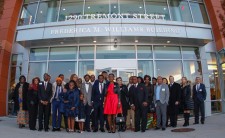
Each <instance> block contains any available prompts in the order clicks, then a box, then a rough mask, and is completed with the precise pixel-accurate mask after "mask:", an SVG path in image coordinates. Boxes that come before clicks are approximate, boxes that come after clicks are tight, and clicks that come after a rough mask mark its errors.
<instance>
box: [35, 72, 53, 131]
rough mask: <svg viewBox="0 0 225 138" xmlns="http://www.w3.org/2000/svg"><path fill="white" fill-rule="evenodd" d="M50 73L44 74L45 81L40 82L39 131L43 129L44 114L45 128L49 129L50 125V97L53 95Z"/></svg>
mask: <svg viewBox="0 0 225 138" xmlns="http://www.w3.org/2000/svg"><path fill="white" fill-rule="evenodd" d="M48 79H49V75H48V74H47V73H45V74H44V81H43V82H41V83H39V87H38V98H39V115H38V117H39V118H38V120H39V131H42V129H43V116H44V129H45V131H46V132H47V131H48V125H49V112H50V111H49V110H50V99H51V97H52V84H51V83H49V82H48Z"/></svg>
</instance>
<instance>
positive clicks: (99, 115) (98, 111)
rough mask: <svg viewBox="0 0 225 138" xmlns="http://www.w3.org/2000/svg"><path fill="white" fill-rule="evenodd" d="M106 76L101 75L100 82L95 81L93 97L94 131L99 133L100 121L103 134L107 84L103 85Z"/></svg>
mask: <svg viewBox="0 0 225 138" xmlns="http://www.w3.org/2000/svg"><path fill="white" fill-rule="evenodd" d="M103 81H104V76H103V75H99V76H98V80H97V81H95V83H94V85H93V87H92V97H91V101H92V103H93V107H94V120H95V121H94V122H95V124H94V131H93V132H97V131H98V121H99V122H100V130H101V132H105V130H104V112H103V102H104V96H105V84H104V83H103Z"/></svg>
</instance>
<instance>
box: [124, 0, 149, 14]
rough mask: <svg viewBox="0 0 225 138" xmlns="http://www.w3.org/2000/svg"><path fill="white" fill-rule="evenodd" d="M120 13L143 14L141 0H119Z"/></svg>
mask: <svg viewBox="0 0 225 138" xmlns="http://www.w3.org/2000/svg"><path fill="white" fill-rule="evenodd" d="M120 13H121V14H134V13H137V14H144V13H145V11H144V3H143V0H120Z"/></svg>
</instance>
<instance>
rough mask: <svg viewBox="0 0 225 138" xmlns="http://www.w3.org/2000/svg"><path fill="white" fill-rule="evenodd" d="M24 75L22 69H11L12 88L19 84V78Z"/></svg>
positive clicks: (19, 67)
mask: <svg viewBox="0 0 225 138" xmlns="http://www.w3.org/2000/svg"><path fill="white" fill-rule="evenodd" d="M20 75H22V67H21V66H18V67H11V74H10V88H11V87H13V86H14V87H15V86H16V83H18V82H19V77H20Z"/></svg>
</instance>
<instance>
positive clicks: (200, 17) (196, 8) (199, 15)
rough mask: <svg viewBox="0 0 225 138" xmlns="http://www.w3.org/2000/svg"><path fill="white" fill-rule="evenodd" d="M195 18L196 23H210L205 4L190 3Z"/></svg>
mask: <svg viewBox="0 0 225 138" xmlns="http://www.w3.org/2000/svg"><path fill="white" fill-rule="evenodd" d="M190 6H191V10H192V13H193V18H194V22H195V23H204V24H209V19H208V16H207V13H206V9H205V6H204V5H203V4H202V3H196V2H195V3H194V2H191V3H190Z"/></svg>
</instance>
